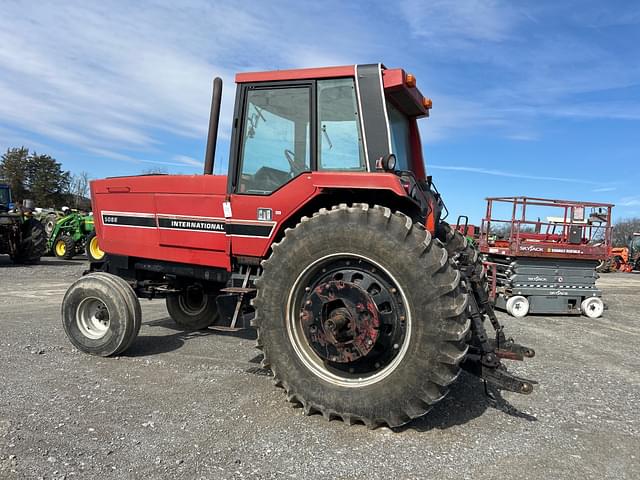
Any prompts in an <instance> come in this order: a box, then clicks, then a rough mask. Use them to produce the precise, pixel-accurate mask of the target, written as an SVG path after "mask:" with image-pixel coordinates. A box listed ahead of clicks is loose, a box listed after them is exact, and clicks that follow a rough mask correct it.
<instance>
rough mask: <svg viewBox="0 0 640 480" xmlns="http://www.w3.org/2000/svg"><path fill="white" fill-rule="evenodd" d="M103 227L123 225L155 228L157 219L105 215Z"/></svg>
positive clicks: (112, 214)
mask: <svg viewBox="0 0 640 480" xmlns="http://www.w3.org/2000/svg"><path fill="white" fill-rule="evenodd" d="M102 223H103V225H116V226H118V225H122V226H125V227H146V228H149V227H151V228H155V226H156V219H155V218H153V217H137V216H133V215H131V216H130V215H121V214H119V213H103V214H102Z"/></svg>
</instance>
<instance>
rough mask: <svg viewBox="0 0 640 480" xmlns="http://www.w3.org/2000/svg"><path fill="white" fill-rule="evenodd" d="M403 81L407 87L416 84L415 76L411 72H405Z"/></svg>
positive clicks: (412, 86)
mask: <svg viewBox="0 0 640 480" xmlns="http://www.w3.org/2000/svg"><path fill="white" fill-rule="evenodd" d="M404 83H405V85H406V86H407V87H409V88H414V87H415V86H416V77H415V76H414V75H413V74H412V73H407V76H406V77H405V79H404Z"/></svg>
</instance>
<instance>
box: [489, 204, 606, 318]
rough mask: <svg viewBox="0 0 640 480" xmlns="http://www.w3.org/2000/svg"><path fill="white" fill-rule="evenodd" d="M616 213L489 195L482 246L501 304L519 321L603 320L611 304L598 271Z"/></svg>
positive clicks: (496, 299) (596, 207)
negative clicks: (538, 317) (553, 317)
mask: <svg viewBox="0 0 640 480" xmlns="http://www.w3.org/2000/svg"><path fill="white" fill-rule="evenodd" d="M612 208H613V205H611V204H606V203H593V202H576V201H568V200H551V199H544V198H530V197H493V198H487V211H486V215H485V218H484V219H483V220H482V226H481V228H480V239H479V242H478V243H479V248H480V251H481V252H482V254H484V259H485V263H486V266H487V269H488V275H489V277H490V282H489V283H490V296H491V297H492V298H493V299H494V302H495V305H496V307H498V308H500V309H503V310H506V311H507V312H508V313H509V314H511V315H513V316H514V317H524V316H525V315H527V314H529V313H532V314H535V313H538V314H577V315H579V314H584V315H587V316H588V317H591V318H597V317H599V316H601V315H602V313H603V311H604V309H605V305H604V302H603V301H602V298H601V297H602V292H601V291H600V290H599V289H598V288H597V287H596V279H597V278H598V274H597V273H596V271H595V269H596V266H597V265H598V262H599V261H600V260H602V259H604V258H607V257H608V256H609V254H610V250H611V210H612ZM504 212H508V213H507V214H505V213H504ZM509 214H510V217H511V218H510V219H504V218H505V217H506V218H508V216H507V215H509ZM501 216H502V218H500V217H501Z"/></svg>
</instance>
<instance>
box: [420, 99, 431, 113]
mask: <svg viewBox="0 0 640 480" xmlns="http://www.w3.org/2000/svg"><path fill="white" fill-rule="evenodd" d="M422 106H423V107H424V108H426V109H427V110H429V109H431V107H433V102H432V101H431V99H430V98H427V97H422Z"/></svg>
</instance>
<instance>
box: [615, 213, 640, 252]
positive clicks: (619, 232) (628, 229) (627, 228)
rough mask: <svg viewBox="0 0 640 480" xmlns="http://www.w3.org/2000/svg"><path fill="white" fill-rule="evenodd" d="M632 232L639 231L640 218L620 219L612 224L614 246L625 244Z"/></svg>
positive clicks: (629, 239) (627, 242)
mask: <svg viewBox="0 0 640 480" xmlns="http://www.w3.org/2000/svg"><path fill="white" fill-rule="evenodd" d="M634 233H640V218H627V219H624V220H620V221H619V222H617V223H616V224H615V225H614V226H613V245H614V246H615V247H624V246H627V245H628V244H629V242H630V241H631V237H632V236H633V234H634Z"/></svg>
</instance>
